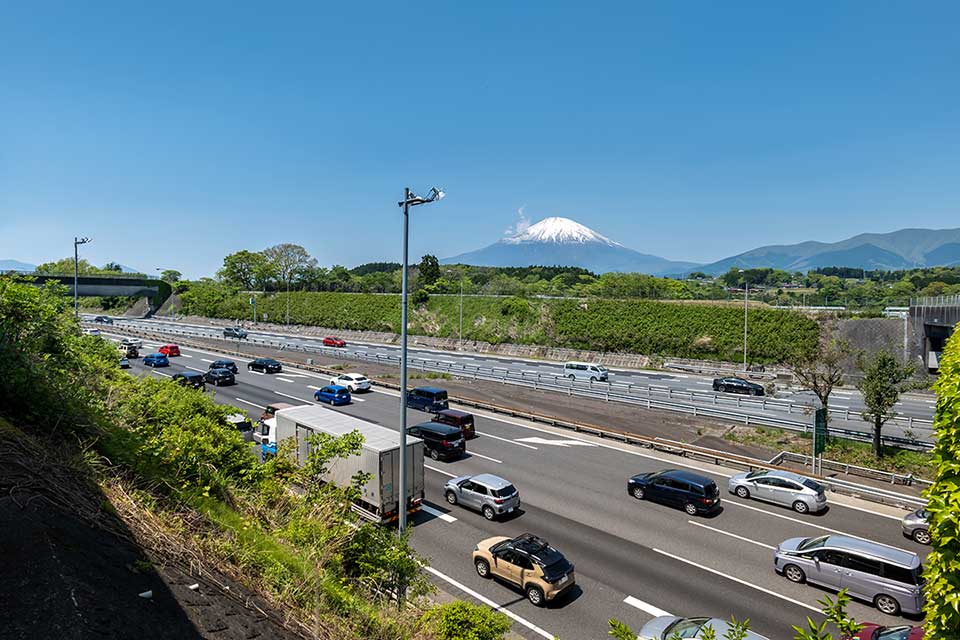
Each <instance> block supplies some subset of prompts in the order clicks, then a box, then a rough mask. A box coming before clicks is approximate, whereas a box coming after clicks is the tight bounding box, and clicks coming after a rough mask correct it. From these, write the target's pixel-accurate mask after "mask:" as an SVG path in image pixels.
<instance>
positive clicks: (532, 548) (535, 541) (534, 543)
mask: <svg viewBox="0 0 960 640" xmlns="http://www.w3.org/2000/svg"><path fill="white" fill-rule="evenodd" d="M548 546H549V543H548V542H547V541H546V540H544V539H543V538H539V537H537V536H535V535H533V534H532V533H521V534H520V535H518V536H517V537H516V538H514V539H513V547H514V549H518V550H520V551H523V552H525V553H528V554H530V555H536V554H538V553H539V552H541V551H543V550H544V549H546V548H547V547H548Z"/></svg>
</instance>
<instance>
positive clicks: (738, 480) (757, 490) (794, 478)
mask: <svg viewBox="0 0 960 640" xmlns="http://www.w3.org/2000/svg"><path fill="white" fill-rule="evenodd" d="M727 490H728V491H729V492H730V493H735V494H736V495H737V496H738V497H740V498H743V499H744V500H746V499H747V498H756V499H757V500H765V501H767V502H773V503H774V504H782V505H784V506H785V507H790V508H792V509H793V510H794V511H796V512H797V513H807V512H812V513H817V512H818V511H823V510H824V509H826V508H827V495H826V493H824V490H823V485H821V484H820V483H819V482H817V481H816V480H811V479H810V478H805V477H803V476H801V475H798V474H796V473H790V472H789V471H779V470H776V469H760V470H759V471H750V472H748V473H738V474H737V475H735V476H733V477H732V478H730V481H729V482H728V483H727Z"/></svg>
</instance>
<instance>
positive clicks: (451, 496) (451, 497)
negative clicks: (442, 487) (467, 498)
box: [446, 491, 457, 504]
mask: <svg viewBox="0 0 960 640" xmlns="http://www.w3.org/2000/svg"><path fill="white" fill-rule="evenodd" d="M446 497H447V503H448V504H457V494H456V493H455V492H453V491H447V496H446Z"/></svg>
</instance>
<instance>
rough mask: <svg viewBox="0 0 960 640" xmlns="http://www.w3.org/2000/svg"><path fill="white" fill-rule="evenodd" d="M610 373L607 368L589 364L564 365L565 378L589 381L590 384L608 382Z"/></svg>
mask: <svg viewBox="0 0 960 640" xmlns="http://www.w3.org/2000/svg"><path fill="white" fill-rule="evenodd" d="M609 375H610V373H609V372H608V371H607V368H606V367H603V366H600V365H599V364H590V363H588V362H568V363H567V364H565V365H563V376H564V377H565V378H570V379H571V380H589V381H590V382H606V381H607V378H608V377H609Z"/></svg>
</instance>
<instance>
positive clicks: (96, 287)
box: [24, 273, 166, 298]
mask: <svg viewBox="0 0 960 640" xmlns="http://www.w3.org/2000/svg"><path fill="white" fill-rule="evenodd" d="M24 275H26V276H29V277H31V278H33V281H34V283H35V284H37V285H43V284H46V283H47V282H59V283H60V284H62V285H64V286H65V287H67V288H68V289H69V290H70V294H71V295H73V274H70V275H59V274H58V275H39V274H33V273H30V274H24ZM163 284H164V285H165V284H166V283H163ZM161 288H162V284H161V281H160V280H158V279H156V278H146V277H144V276H123V275H116V276H80V277H79V278H78V279H77V295H79V296H100V297H107V296H121V297H143V296H146V297H149V298H156V297H157V296H159V295H160V290H161Z"/></svg>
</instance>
